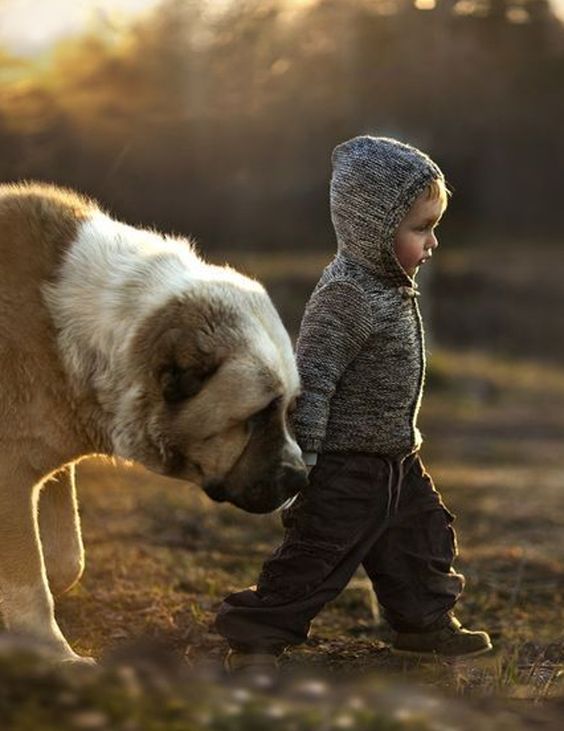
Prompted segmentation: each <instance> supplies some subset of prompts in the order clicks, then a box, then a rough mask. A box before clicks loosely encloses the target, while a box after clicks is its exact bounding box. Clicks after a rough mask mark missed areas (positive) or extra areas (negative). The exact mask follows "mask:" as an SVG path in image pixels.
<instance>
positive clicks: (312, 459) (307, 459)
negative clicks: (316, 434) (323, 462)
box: [302, 452, 317, 467]
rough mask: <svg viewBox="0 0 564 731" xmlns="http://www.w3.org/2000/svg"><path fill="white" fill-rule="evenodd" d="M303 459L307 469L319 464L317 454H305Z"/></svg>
mask: <svg viewBox="0 0 564 731" xmlns="http://www.w3.org/2000/svg"><path fill="white" fill-rule="evenodd" d="M302 459H303V461H304V463H305V465H306V466H307V467H313V466H314V465H315V464H317V452H303V454H302Z"/></svg>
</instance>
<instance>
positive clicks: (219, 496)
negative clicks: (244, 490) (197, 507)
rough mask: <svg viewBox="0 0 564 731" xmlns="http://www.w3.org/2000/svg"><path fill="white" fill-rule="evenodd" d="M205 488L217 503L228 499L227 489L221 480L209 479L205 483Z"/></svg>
mask: <svg viewBox="0 0 564 731" xmlns="http://www.w3.org/2000/svg"><path fill="white" fill-rule="evenodd" d="M203 490H204V492H205V493H206V495H207V496H208V497H209V498H211V499H212V500H215V502H216V503H224V502H225V501H226V500H227V490H226V488H225V485H224V483H223V482H222V481H221V480H208V482H206V483H204V487H203Z"/></svg>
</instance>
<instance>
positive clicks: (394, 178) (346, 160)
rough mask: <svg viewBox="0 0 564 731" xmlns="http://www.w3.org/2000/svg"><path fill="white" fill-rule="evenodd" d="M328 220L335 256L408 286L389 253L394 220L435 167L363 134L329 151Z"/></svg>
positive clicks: (406, 149) (438, 175) (404, 148)
mask: <svg viewBox="0 0 564 731" xmlns="http://www.w3.org/2000/svg"><path fill="white" fill-rule="evenodd" d="M332 162H333V176H332V178H331V219H332V221H333V226H334V227H335V232H336V234H337V244H338V252H339V254H341V255H343V256H345V257H346V256H349V257H351V258H353V259H355V260H357V261H360V262H361V263H362V264H364V265H366V266H369V267H370V268H371V269H374V270H375V271H376V272H377V273H378V274H379V275H380V276H383V277H386V278H388V279H391V280H392V282H393V283H395V284H397V285H408V286H409V285H411V286H413V279H412V278H411V277H410V276H409V275H408V274H407V273H406V272H405V270H404V269H403V268H402V267H401V265H400V263H399V261H398V259H397V257H396V255H395V253H394V236H395V233H396V230H397V228H398V226H399V223H400V221H401V220H402V219H403V217H404V216H405V214H406V213H407V212H408V211H409V209H410V208H411V206H412V204H413V202H414V201H415V199H416V198H417V196H418V195H419V194H420V193H421V192H422V191H423V190H424V189H425V187H426V186H427V185H428V184H429V183H430V182H431V181H432V180H435V179H441V180H442V179H443V174H442V172H441V170H440V168H439V167H438V166H437V165H436V164H435V163H434V162H433V161H432V160H431V159H430V158H429V157H428V156H427V155H425V154H424V153H423V152H421V151H420V150H417V149H416V148H415V147H411V146H410V145H406V144H403V143H401V142H398V141H397V140H392V139H388V138H386V137H371V136H370V135H363V136H361V137H354V138H353V139H352V140H348V141H347V142H343V143H342V144H341V145H338V146H337V147H336V148H335V149H334V150H333V155H332Z"/></svg>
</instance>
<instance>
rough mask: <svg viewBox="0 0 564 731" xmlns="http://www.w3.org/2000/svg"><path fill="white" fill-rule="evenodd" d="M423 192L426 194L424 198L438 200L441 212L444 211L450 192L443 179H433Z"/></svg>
mask: <svg viewBox="0 0 564 731" xmlns="http://www.w3.org/2000/svg"><path fill="white" fill-rule="evenodd" d="M423 192H424V193H426V196H425V197H426V198H428V199H430V200H434V201H436V200H439V201H440V202H441V204H442V206H443V211H444V210H445V208H446V207H447V205H448V199H449V197H450V195H451V192H450V190H449V189H448V188H447V186H446V183H445V181H444V178H434V179H433V180H431V182H430V183H429V184H428V185H427V187H426V188H425V190H424V191H423Z"/></svg>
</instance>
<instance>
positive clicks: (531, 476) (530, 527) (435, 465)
mask: <svg viewBox="0 0 564 731" xmlns="http://www.w3.org/2000/svg"><path fill="white" fill-rule="evenodd" d="M249 262H250V263H249ZM249 262H247V266H246V268H247V270H249V269H250V270H251V271H253V272H254V273H256V274H257V275H258V276H260V277H262V278H264V279H267V280H269V272H270V282H271V285H272V291H273V292H274V296H275V300H276V302H277V304H278V305H279V307H280V309H281V311H282V312H283V313H284V314H285V317H286V321H287V322H290V326H291V327H295V323H296V322H297V317H298V315H299V311H300V310H301V306H302V304H303V299H304V298H305V296H306V295H307V292H308V290H309V289H310V288H311V283H312V280H313V278H314V276H315V273H316V272H317V271H318V270H319V266H320V259H319V258H315V257H312V258H311V259H309V260H300V261H299V263H298V264H296V262H293V263H292V262H291V261H289V260H288V261H286V264H285V266H286V268H284V266H283V265H282V264H283V262H281V261H279V262H278V264H277V268H276V272H275V273H273V268H272V262H271V261H270V262H269V261H267V262H265V261H262V263H261V262H260V261H257V260H256V259H253V260H249ZM243 264H245V263H244V262H243ZM261 266H262V267H263V268H262V269H261ZM274 274H275V275H274ZM447 274H448V271H447ZM296 298H298V299H299V300H300V304H299V305H297V304H296ZM438 335H440V333H436V334H435V337H436V339H437V340H438V339H439V338H438ZM447 339H448V338H447ZM421 423H422V424H421V425H422V430H423V432H424V435H425V438H426V446H425V448H424V451H423V459H424V461H425V462H426V465H427V467H428V469H429V471H430V472H431V474H432V475H433V476H434V478H435V482H436V484H437V487H438V488H439V490H440V491H441V492H442V494H443V497H444V499H445V502H446V503H447V505H448V506H449V508H450V509H451V510H452V511H453V512H454V513H456V514H457V516H458V517H457V521H456V528H457V530H458V534H459V547H460V557H459V561H458V568H459V569H460V570H461V571H462V572H463V573H464V574H465V575H466V577H467V588H466V591H465V594H464V596H463V598H462V600H461V602H460V604H459V609H458V615H459V616H460V618H461V620H462V621H463V622H464V623H466V624H467V625H468V626H471V627H475V628H485V629H487V630H488V631H490V633H491V635H492V638H493V640H494V644H495V647H496V652H495V653H494V654H492V655H491V656H488V657H486V658H484V659H478V660H475V661H474V662H470V661H465V662H460V661H452V662H434V663H427V664H424V665H423V664H420V663H417V662H407V661H405V660H402V661H400V660H398V659H397V658H394V657H393V656H391V654H390V652H389V650H388V647H387V645H386V639H387V635H386V630H385V628H383V627H381V626H380V625H379V624H378V622H377V620H375V617H374V612H373V605H372V598H371V594H370V590H369V587H368V586H367V582H366V579H365V578H364V577H363V576H362V575H360V574H359V575H358V576H357V577H356V578H355V579H354V580H353V583H352V585H351V587H350V588H349V589H348V590H347V591H346V592H345V593H344V594H343V595H342V596H341V597H340V598H339V599H337V600H336V601H335V602H333V603H332V604H331V605H330V606H328V607H327V608H326V610H325V611H324V612H323V613H322V614H321V615H320V616H319V617H318V619H317V620H316V621H315V623H314V626H313V630H312V633H311V639H310V640H309V642H308V643H307V644H306V645H305V646H304V647H302V648H299V649H296V650H295V651H294V652H292V653H291V654H289V655H288V657H287V658H285V660H284V667H283V670H284V673H285V675H286V676H287V677H290V676H292V675H293V674H294V673H296V672H304V671H307V672H308V673H316V674H318V675H319V676H321V677H323V678H326V679H327V680H328V681H329V682H334V681H336V680H337V679H340V680H345V681H347V680H348V681H349V682H351V680H352V679H354V682H355V683H356V684H357V685H358V689H359V690H358V693H359V694H360V696H359V697H361V696H362V694H363V693H364V692H365V691H364V690H362V688H363V687H364V688H365V686H362V683H363V682H364V683H367V682H368V683H370V684H371V685H370V688H371V691H370V692H371V693H372V696H374V694H376V695H375V696H374V697H377V698H379V699H380V700H379V701H378V703H379V704H380V707H382V704H383V703H384V704H385V703H388V705H389V704H390V703H391V704H392V706H394V703H395V706H394V709H395V710H394V711H393V713H392V712H390V713H391V715H388V716H386V717H385V718H383V717H382V718H380V717H378V718H379V720H378V719H377V718H376V716H375V715H374V716H373V717H372V716H371V717H370V718H372V721H370V719H369V718H368V716H366V718H365V720H366V724H365V725H364V726H363V725H362V723H361V721H360V720H359V718H360V716H359V717H358V718H357V717H356V716H354V714H353V716H354V718H353V716H350V714H349V716H350V718H353V721H350V718H349V721H346V718H345V720H343V721H342V723H341V724H340V725H339V724H336V721H335V719H336V718H337V715H335V714H336V713H337V711H336V710H335V706H334V704H335V703H336V701H335V697H333V696H331V698H332V700H331V701H330V702H329V701H328V705H327V708H329V709H333V711H331V713H329V711H327V713H329V715H328V716H327V717H324V718H325V720H323V719H321V720H320V718H317V720H315V721H314V720H311V719H310V721H307V722H306V721H303V719H302V721H303V723H304V724H305V725H300V723H302V721H300V722H299V723H298V721H294V722H293V724H294V725H293V726H292V725H291V724H290V722H289V721H288V723H289V724H290V725H288V728H295V729H298V728H302V727H303V728H333V727H335V728H339V727H340V728H346V727H347V723H348V725H349V727H353V728H374V729H376V728H378V729H379V728H382V729H384V728H390V729H392V728H420V729H424V728H437V729H439V728H446V727H449V728H476V727H479V728H486V727H488V728H496V729H497V728H499V729H502V728H507V729H519V728H533V727H535V728H537V727H541V728H549V727H550V728H557V727H559V724H558V718H559V717H560V716H561V713H562V710H563V709H564V702H563V696H564V686H563V680H564V679H563V667H564V665H563V663H564V632H563V619H564V607H563V598H564V597H563V583H564V582H563V577H564V571H563V566H564V532H563V530H562V529H563V526H564V514H563V504H562V485H563V482H564V450H563V449H562V441H563V436H564V371H562V370H561V369H559V368H557V367H556V366H551V365H550V364H548V363H546V362H545V363H544V364H543V363H541V362H539V361H535V360H532V359H515V358H514V357H510V356H507V355H506V356H504V355H501V354H497V355H485V354H484V353H481V352H479V351H476V350H471V351H463V350H460V349H457V348H452V347H451V348H449V349H445V348H440V347H438V346H433V347H432V353H431V358H430V368H429V378H428V388H427V392H426V398H425V401H424V408H423V412H422V418H421ZM78 480H79V491H80V496H81V513H82V520H83V527H84V537H85V543H86V547H87V570H86V574H85V576H84V578H83V580H82V582H81V584H80V585H79V586H78V587H76V588H75V589H74V590H73V591H72V592H71V593H70V594H69V595H68V596H66V597H64V598H62V599H61V600H59V602H58V604H57V616H58V619H59V622H60V624H61V626H62V628H63V631H64V632H65V634H66V635H67V637H68V638H69V639H70V640H71V642H72V643H73V646H74V647H75V648H76V649H77V650H78V651H79V652H82V653H85V654H92V655H94V656H95V657H103V656H105V655H106V656H107V655H108V653H111V652H113V653H115V652H116V650H119V648H122V647H124V646H126V645H127V644H128V643H129V642H130V641H131V640H134V639H137V638H140V637H143V638H145V639H147V638H153V639H158V640H159V641H160V642H164V643H165V644H166V645H167V646H168V647H170V649H171V650H173V651H174V652H175V654H176V656H177V657H181V658H182V666H183V667H184V668H192V671H193V672H195V673H196V675H199V674H201V673H202V672H204V671H210V672H212V673H213V672H214V671H217V670H218V668H219V667H220V663H221V658H222V656H223V653H224V651H225V646H224V644H223V642H222V640H221V639H220V638H219V637H218V636H217V635H216V634H215V633H214V632H213V631H212V628H211V624H212V621H213V617H214V611H215V609H216V607H217V605H218V603H219V601H220V600H221V598H222V597H223V596H224V595H225V594H226V593H228V592H230V591H232V590H236V589H239V588H241V587H244V586H246V585H249V584H252V583H254V581H255V579H256V576H257V572H258V570H259V567H260V565H261V562H262V560H263V559H264V557H265V556H266V555H267V554H268V552H269V551H270V550H271V549H272V548H273V547H274V546H275V545H276V544H277V542H278V541H279V539H280V536H281V531H280V526H279V519H278V516H276V515H274V516H251V515H247V514H244V513H242V512H240V511H237V510H236V509H234V508H231V507H229V506H218V505H215V504H212V503H211V502H210V501H209V500H208V499H207V498H206V497H205V495H203V493H201V492H200V491H198V490H197V489H196V488H194V487H191V486H188V485H186V484H183V483H180V482H176V481H172V480H165V479H160V478H158V477H157V476H155V475H153V474H150V473H148V472H146V471H144V470H143V469H141V468H139V467H133V468H124V467H113V466H111V465H109V464H104V463H101V462H99V461H94V460H93V461H87V462H84V463H82V464H81V465H80V466H79V468H78ZM0 670H1V668H0ZM374 678H376V679H374ZM378 678H380V679H378ZM382 678H386V680H385V681H384V680H382ZM363 679H364V680H363ZM120 682H121V681H120ZM198 682H199V681H198ZM389 683H391V684H392V685H387V684H389ZM404 683H408V684H409V687H410V689H411V690H410V693H411V694H412V695H411V696H410V697H413V698H419V701H418V702H420V706H417V707H418V708H422V707H423V706H424V705H425V700H424V699H427V701H428V704H429V703H430V704H431V705H428V707H427V710H426V711H425V713H423V715H421V713H419V712H417V713H415V715H413V714H412V715H411V716H410V715H409V713H408V712H407V711H406V713H407V715H405V714H404V717H402V715H401V709H402V708H403V709H404V710H405V709H406V708H407V705H406V703H407V701H406V698H407V697H408V696H407V695H406V693H405V692H403V691H401V688H402V687H403V686H402V685H401V684H404ZM398 684H399V685H398ZM194 687H196V686H194ZM198 687H199V686H198ZM320 687H321V686H320ZM348 687H349V688H350V686H348ZM355 687H356V686H355ZM398 688H400V690H398ZM314 690H315V689H314ZM206 692H211V691H206ZM312 692H313V695H315V692H317V691H315V692H314V691H312ZM319 692H320V693H321V691H319ZM323 692H325V691H323ZM437 693H438V694H439V695H438V696H437V695H436V694H437ZM378 694H380V695H378ZM394 694H395V695H394ZM188 695H189V694H188ZM188 695H187V696H186V698H187V697H188ZM353 695H354V693H353V694H352V695H351V692H348V695H347V696H346V697H347V698H348V699H349V700H350V698H351V697H353ZM445 697H447V698H451V699H454V700H453V701H447V700H444V701H440V703H439V701H438V700H437V698H445ZM384 698H386V699H387V701H385V702H384V700H383V699H384ZM393 698H395V699H396V700H395V701H393V700H390V699H393ZM433 699H435V700H433ZM0 701H1V694H0ZM223 701H225V698H223ZM223 701H222V702H223ZM226 702H227V701H226ZM254 702H255V701H254V700H253V699H252V698H251V699H250V700H249V698H247V699H246V700H244V702H243V701H241V703H240V704H239V705H240V707H241V708H243V706H244V708H247V706H248V704H251V705H252V703H254ZM285 702H287V703H290V706H284V708H286V710H284V712H283V713H282V715H280V712H279V721H280V718H282V717H284V718H285V719H286V720H287V719H288V718H289V715H288V714H290V710H289V709H290V708H293V707H294V706H291V703H293V702H294V701H288V700H287V701H285ZM347 702H348V701H347ZM362 702H364V701H362ZM450 702H452V703H455V705H454V706H452V707H451V706H448V703H450ZM332 703H333V705H331V704H332ZM339 703H340V704H341V705H339V708H341V707H342V704H343V703H345V701H344V700H342V703H341V702H340V701H339ZM359 703H361V701H359ZM433 703H439V706H440V708H442V709H443V711H444V713H446V715H441V714H442V713H443V711H441V712H440V713H439V710H437V711H436V712H435V711H434V710H432V708H434V706H433ZM441 703H443V704H444V703H446V704H447V706H448V708H447V710H444V708H443V706H441V705H440V704H441ZM421 704H423V706H421ZM488 704H489V705H488ZM137 705H138V704H137ZM157 705H158V704H157ZM306 705H307V704H306ZM345 705H346V703H345ZM361 705H362V703H361ZM101 706H104V703H103V702H102V701H99V700H98V701H91V702H90V706H89V707H91V708H93V709H94V711H92V712H95V709H97V708H100V707H101ZM439 706H436V708H437V709H438V708H439ZM104 707H105V706H104ZM191 707H192V708H194V707H195V706H194V704H193V703H192V706H191ZM198 707H199V706H198ZM390 707H391V706H390ZM0 708H1V702H0ZM265 708H266V706H265ZM308 708H309V706H308ZM359 708H360V706H359ZM449 708H450V709H451V710H448V709H449ZM429 709H431V710H429ZM200 710H201V709H200ZM243 710H244V709H243ZM247 710H248V708H247ZM263 710H264V709H263ZM104 712H105V713H106V719H107V718H111V714H110V715H108V712H107V711H104ZM248 712H249V713H251V711H250V710H248ZM262 712H263V711H261V713H262ZM264 712H265V713H266V711H264ZM308 712H309V711H308ZM151 713H154V718H155V719H156V720H155V724H156V725H154V726H150V725H145V726H144V725H143V724H142V723H141V722H139V723H141V725H138V726H135V725H133V726H131V729H132V731H134V729H135V728H142V729H144V728H147V729H149V728H150V729H153V728H155V729H157V728H161V727H162V728H163V729H176V728H179V729H188V728H190V729H191V728H199V727H200V726H201V727H203V726H205V725H206V724H205V723H204V722H203V721H202V722H201V723H200V722H198V721H197V719H196V720H194V718H192V717H191V716H190V718H191V719H192V720H190V719H188V716H187V717H186V718H187V719H188V720H185V721H183V722H182V723H183V724H184V725H182V724H180V725H178V726H174V725H173V723H172V721H170V723H168V722H167V723H165V722H164V720H163V719H164V716H162V718H161V721H162V723H163V724H164V725H162V726H159V725H158V722H159V721H158V719H159V711H158V708H157V709H153V711H147V714H148V715H147V718H149V717H151V718H153V716H152V715H151ZM163 713H164V711H163ZM241 713H243V711H241ZM245 713H246V711H245ZM257 713H258V711H257ZM304 713H305V716H303V718H306V716H307V713H306V712H305V711H304ZM351 713H352V711H351ZM355 713H356V711H355ZM359 713H360V711H359ZM284 714H286V715H284ZM394 714H395V715H394ZM398 714H399V715H398ZM418 714H419V715H418ZM449 714H450V715H449ZM504 714H505V715H504ZM228 715H229V714H228ZM235 715H237V714H235ZM251 715H252V714H251ZM290 715H291V714H290ZM259 716H260V713H259ZM237 717H238V716H237ZM233 718H235V717H233ZM249 718H250V716H249ZM249 718H247V720H246V721H245V722H244V723H243V722H241V724H242V725H240V726H238V725H237V724H236V723H235V721H234V720H233V719H232V725H229V723H227V722H223V721H222V722H221V723H223V725H221V723H220V724H219V725H218V726H217V728H226V729H227V728H239V727H240V728H255V727H256V728H264V727H265V724H268V726H269V727H274V728H276V723H278V721H276V720H275V718H274V717H268V718H267V717H266V716H265V717H264V718H263V717H262V716H261V717H260V718H259V720H257V719H256V718H255V720H252V719H251V721H249ZM257 718H258V716H257ZM261 718H262V720H260V719H261ZM300 718H302V717H301V716H300ZM312 718H313V717H312ZM355 719H356V720H355ZM367 719H368V720H367ZM414 719H415V721H414ZM417 719H419V720H417ZM441 719H442V720H441ZM445 719H446V720H445ZM464 719H466V720H464ZM98 720H99V721H100V718H99V719H98ZM208 720H209V719H208ZM416 721H417V723H419V726H417V724H416ZM334 722H335V724H336V725H331V724H332V723H334ZM14 723H15V724H16V725H14V727H13V728H17V729H18V731H20V729H22V731H23V729H26V728H29V729H33V731H35V730H36V729H43V728H46V729H47V728H49V729H50V727H48V726H46V725H44V726H41V725H35V726H34V725H33V723H32V724H31V725H28V726H25V725H23V724H20V725H17V723H16V721H14ZM108 723H109V722H108ZM116 723H117V722H116ZM210 723H211V722H210ZM280 723H282V722H281V721H280ZM167 724H168V725H167ZM308 724H309V725H308ZM351 724H352V725H351ZM386 724H388V725H386ZM394 724H396V725H394ZM425 724H430V725H425ZM441 724H443V725H442V726H441ZM488 724H490V725H488ZM78 725H79V726H80V724H78ZM208 725H209V724H208ZM211 725H212V726H213V724H211ZM84 727H85V728H86V727H88V726H87V725H85V726H84ZM90 727H91V728H95V727H96V726H95V724H94V725H92V726H90ZM115 727H116V728H118V727H119V728H121V726H119V725H116V726H115ZM210 727H211V726H210ZM213 727H214V728H216V726H213ZM278 727H279V728H286V726H285V725H279V726H278ZM53 728H57V729H59V728H62V726H60V725H59V726H57V725H55V726H54V727H53ZM98 728H106V726H104V725H103V724H102V725H99V726H98ZM108 728H113V727H112V726H111V725H110V726H108ZM124 728H125V727H124Z"/></svg>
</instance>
